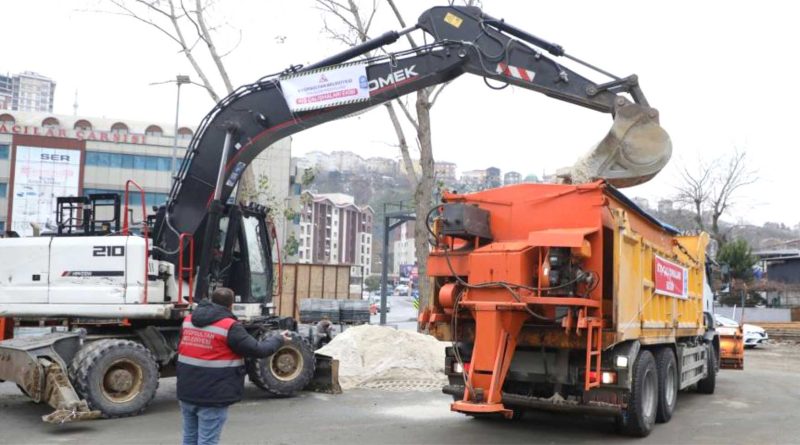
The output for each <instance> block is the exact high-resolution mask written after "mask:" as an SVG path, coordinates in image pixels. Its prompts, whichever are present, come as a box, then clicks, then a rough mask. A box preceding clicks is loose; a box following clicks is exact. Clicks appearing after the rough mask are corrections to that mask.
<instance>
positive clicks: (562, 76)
mask: <svg viewBox="0 0 800 445" xmlns="http://www.w3.org/2000/svg"><path fill="white" fill-rule="evenodd" d="M417 28H418V29H422V30H423V31H424V32H425V33H426V34H427V35H429V36H431V37H432V38H433V42H432V43H429V44H426V45H424V46H422V47H419V48H415V49H412V50H406V51H401V52H395V53H389V54H388V55H385V56H380V57H376V58H369V59H363V60H360V61H357V62H349V63H360V64H363V65H365V69H366V75H367V80H368V84H369V90H370V91H369V98H368V99H367V100H364V101H360V102H354V103H348V104H343V105H337V106H330V107H327V108H322V109H316V110H311V111H294V112H293V111H292V110H291V109H290V107H289V105H288V104H287V101H286V99H285V97H284V93H283V92H282V90H281V84H280V81H281V80H285V79H287V78H290V77H292V76H298V75H312V74H314V73H316V72H317V71H316V70H319V71H320V72H324V71H325V70H329V69H335V68H337V67H340V66H342V64H346V63H345V62H347V61H349V60H352V59H353V58H355V57H358V56H360V55H363V54H365V53H367V52H369V51H373V50H375V49H377V48H382V47H384V46H385V45H387V44H389V43H392V42H394V41H396V40H398V39H399V38H401V36H402V35H403V34H405V33H406V32H410V31H412V30H413V29H417ZM514 37H518V38H521V39H524V40H526V41H527V42H528V43H532V44H538V45H540V46H542V47H543V49H545V50H547V51H549V52H551V53H554V54H555V55H563V54H564V53H563V50H562V49H561V48H560V47H559V46H557V45H553V44H550V43H547V42H544V41H543V40H541V39H538V38H536V37H535V36H531V35H529V34H526V33H524V31H521V30H518V29H517V28H513V27H511V26H510V25H507V24H505V23H503V22H502V21H499V20H496V19H493V18H491V17H489V16H486V15H484V14H483V13H482V12H481V10H480V9H479V8H475V7H456V6H447V7H435V8H432V9H430V10H428V11H426V12H425V13H423V14H422V16H420V18H419V21H418V23H417V25H416V26H415V27H413V28H410V29H407V30H404V31H401V32H399V33H398V32H389V33H386V34H384V35H382V36H381V37H379V38H377V39H374V40H371V41H367V42H365V43H364V44H362V45H359V46H358V47H354V48H351V49H349V50H347V51H345V52H343V53H340V54H338V55H335V56H332V57H330V58H328V59H325V60H323V61H321V62H319V63H317V64H314V65H311V66H309V67H307V68H305V69H301V68H298V67H293V68H292V69H290V70H287V72H284V73H282V74H281V75H276V76H271V77H265V78H262V79H261V80H259V81H258V82H255V83H253V84H250V85H245V86H243V87H240V88H239V89H238V90H236V91H235V92H234V93H232V94H231V95H229V96H228V97H226V98H225V99H223V100H222V101H220V103H219V104H217V106H216V107H215V108H214V109H213V110H212V111H211V112H210V113H209V114H208V115H207V116H206V118H205V119H204V120H203V122H202V123H201V125H200V127H199V128H198V130H197V132H196V134H195V137H194V139H193V140H192V142H191V144H190V146H189V149H188V150H187V153H186V157H185V158H184V161H183V163H182V166H181V169H180V171H179V172H178V175H177V179H176V181H175V182H174V184H173V188H172V190H171V193H170V198H169V201H168V203H167V205H166V208H165V213H164V214H163V215H162V217H161V218H159V221H158V222H157V227H156V230H155V232H156V237H157V238H156V245H159V246H161V247H162V248H165V249H169V250H172V249H174V248H175V247H176V246H177V245H178V235H177V234H178V233H184V232H188V233H195V232H196V231H197V229H198V227H199V226H200V224H201V222H202V221H203V219H204V218H205V217H206V215H207V213H208V208H209V206H210V204H211V201H212V199H214V198H219V200H221V201H222V202H224V201H225V200H226V199H227V198H228V197H229V196H230V194H231V193H232V191H233V190H234V187H235V186H236V184H237V182H238V180H239V178H240V177H241V174H242V173H243V172H244V169H245V168H246V167H247V166H248V165H249V164H250V163H251V162H252V161H253V159H255V157H256V156H257V155H258V154H259V153H261V152H262V151H263V150H265V149H266V148H267V147H269V146H270V145H271V144H273V143H274V142H276V141H277V140H279V139H282V138H285V137H287V136H290V135H292V134H294V133H297V132H299V131H302V130H305V129H307V128H311V127H313V126H316V125H319V124H322V123H325V122H328V121H331V120H334V119H338V118H342V117H345V116H348V115H351V114H354V113H357V112H359V111H362V110H365V109H368V108H370V107H374V106H376V105H379V104H382V103H385V102H387V101H390V100H392V99H395V98H398V97H400V96H403V95H406V94H408V93H412V92H415V91H419V90H420V89H422V88H426V87H430V86H434V85H438V84H442V83H444V82H448V81H450V80H452V79H454V78H456V77H458V76H460V75H461V74H463V73H465V72H466V73H471V74H475V75H479V76H483V77H485V78H488V79H493V80H495V81H500V82H505V83H508V84H512V85H516V86H519V87H522V88H526V89H530V90H533V91H537V92H540V93H543V94H546V95H548V96H550V97H553V98H556V99H559V100H563V101H567V102H570V103H574V104H577V105H581V106H584V107H587V108H590V109H594V110H597V111H600V112H606V113H612V114H614V115H616V114H617V113H618V111H619V110H620V108H621V107H628V109H629V110H631V109H633V108H634V107H635V112H634V111H631V112H629V113H628V117H627V120H626V122H625V123H626V125H623V126H622V127H624V128H622V129H621V130H619V129H618V131H616V132H617V133H620V132H621V134H618V135H616V136H615V137H612V138H611V139H612V140H611V141H609V142H608V143H607V144H606V145H607V147H606V148H605V150H606V151H609V150H610V151H615V152H616V151H619V150H620V149H621V148H623V145H624V144H622V139H624V137H625V136H626V132H629V130H630V128H633V127H638V126H641V125H639V124H641V122H640V121H641V119H642V116H644V119H645V120H647V122H646V123H647V124H651V127H652V125H655V127H656V130H660V131H661V132H662V133H663V130H661V128H660V127H659V126H658V124H657V121H656V119H657V114H656V112H655V110H653V109H650V108H648V107H646V106H644V105H645V104H642V105H639V104H636V103H631V102H630V101H629V100H628V99H626V98H625V97H623V96H620V95H619V93H623V92H627V93H631V96H632V98H633V99H634V102H635V101H637V100H639V99H641V101H643V100H644V99H643V98H644V96H643V95H642V94H641V93H640V91H639V90H638V85H637V83H636V79H635V76H632V77H630V78H627V79H618V78H615V79H614V80H612V81H610V82H607V83H605V84H597V83H594V82H592V81H590V80H588V79H587V78H585V77H583V76H581V75H579V74H578V73H576V72H574V71H572V70H570V69H568V68H566V67H563V66H561V65H560V64H558V63H557V62H556V61H555V60H554V59H552V58H549V57H547V56H545V55H544V54H542V52H541V51H539V50H537V49H536V48H533V47H531V46H528V45H527V44H526V43H525V42H523V41H521V40H519V39H517V38H514ZM601 72H602V71H601ZM631 115H632V116H633V117H631ZM651 121H653V122H651ZM631 122H633V123H631ZM634 124H636V125H634ZM615 127H619V125H617V122H615V126H614V127H612V132H611V133H609V136H607V137H606V139H608V138H609V137H610V136H612V133H615V129H614V128H615ZM226 137H227V138H228V139H229V140H230V142H231V144H230V149H228V150H226V149H225V148H224V147H225V140H226ZM663 137H664V138H666V140H667V141H668V137H667V136H666V133H663ZM604 142H606V141H605V140H604ZM601 145H603V144H602V143H601ZM629 151H630V150H629ZM223 158H225V159H223ZM608 158H609V156H606V155H604V157H603V158H602V161H603V162H605V163H606V164H608V162H606V161H607V159H608ZM667 159H668V154H667ZM663 162H664V163H665V162H666V161H665V160H664V161H663ZM585 165H586V166H589V167H592V168H594V167H596V166H594V165H590V163H589V162H588V161H587V162H586V163H585ZM614 165H617V164H614ZM661 166H663V165H661ZM605 167H607V166H605ZM587 168H588V167H587ZM658 169H659V170H660V167H658ZM595 170H597V171H599V169H598V168H595ZM219 172H222V178H220V174H219ZM588 176H592V175H591V174H589V175H588ZM595 176H597V175H595ZM220 179H221V180H220ZM217 184H220V186H221V187H220V188H221V190H219V192H218V193H217V194H216V196H215V193H214V192H215V190H216V189H217ZM164 226H166V227H168V228H169V230H164V229H165V227H164Z"/></svg>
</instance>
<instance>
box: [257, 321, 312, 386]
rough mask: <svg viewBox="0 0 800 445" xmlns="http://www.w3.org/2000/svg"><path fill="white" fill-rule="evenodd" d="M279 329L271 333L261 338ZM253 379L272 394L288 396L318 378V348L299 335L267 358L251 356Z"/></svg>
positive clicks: (294, 336)
mask: <svg viewBox="0 0 800 445" xmlns="http://www.w3.org/2000/svg"><path fill="white" fill-rule="evenodd" d="M271 335H280V334H279V333H278V332H267V333H265V334H262V336H261V338H260V339H264V338H266V337H269V336H271ZM245 363H246V367H247V375H248V377H249V378H250V381H251V382H253V383H254V384H255V385H256V386H258V387H259V388H261V389H263V390H264V391H266V392H267V393H269V394H270V395H272V396H278V397H288V396H291V395H293V394H294V393H296V392H298V391H300V390H302V389H303V388H305V387H306V385H308V382H310V381H311V378H312V377H314V365H315V364H314V351H313V350H312V349H311V346H310V345H309V344H308V342H306V341H304V340H303V339H302V338H300V337H299V336H298V335H292V341H291V342H289V343H287V344H284V345H283V346H282V347H281V348H280V349H278V350H277V351H276V352H275V353H274V354H272V355H271V356H269V357H267V358H260V359H247V360H246V362H245Z"/></svg>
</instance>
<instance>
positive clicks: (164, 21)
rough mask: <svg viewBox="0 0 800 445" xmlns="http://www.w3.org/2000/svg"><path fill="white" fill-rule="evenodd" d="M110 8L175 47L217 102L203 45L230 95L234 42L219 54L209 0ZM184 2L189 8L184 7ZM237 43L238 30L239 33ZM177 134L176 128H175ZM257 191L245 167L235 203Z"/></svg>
mask: <svg viewBox="0 0 800 445" xmlns="http://www.w3.org/2000/svg"><path fill="white" fill-rule="evenodd" d="M108 1H109V2H110V3H111V4H112V5H113V6H114V8H113V10H112V11H107V12H109V13H111V14H116V15H122V16H125V17H130V18H132V19H134V20H137V21H139V22H141V23H143V24H145V25H147V26H149V27H151V28H152V29H154V30H156V31H158V32H159V33H161V34H162V35H163V36H165V37H166V38H167V39H168V40H170V41H172V42H173V43H175V44H176V45H177V46H178V47H179V52H181V53H183V55H184V56H186V59H187V60H188V61H189V64H190V65H191V66H192V69H193V70H194V72H195V73H196V74H197V76H198V77H200V80H201V83H196V85H199V86H201V87H203V88H204V89H205V90H206V92H207V93H208V95H209V96H210V97H211V100H213V101H214V102H219V100H220V97H221V95H220V94H219V93H218V92H217V91H218V90H217V89H216V88H214V84H213V82H212V81H211V80H210V78H209V76H208V74H207V73H206V69H205V68H204V67H203V65H202V64H201V63H200V62H199V61H198V58H197V56H196V53H195V49H196V47H197V45H198V44H199V43H200V42H203V43H204V44H205V48H206V50H207V53H208V56H209V57H210V59H211V61H212V62H213V65H214V67H215V69H216V71H217V74H218V75H219V77H220V78H221V80H222V83H223V85H224V87H225V90H224V91H225V94H226V95H227V94H230V93H232V92H233V90H234V88H233V83H232V82H231V79H230V75H229V74H228V70H227V69H226V67H225V63H224V58H225V56H227V55H228V54H230V53H231V52H232V51H233V50H234V49H235V48H236V46H238V43H237V44H236V45H234V47H233V48H231V49H230V50H228V51H226V52H224V53H220V52H219V50H218V49H217V46H216V44H215V43H214V31H216V30H217V27H215V26H209V25H208V23H209V14H210V6H211V4H212V2H211V1H210V0H195V1H194V5H193V7H192V5H191V2H190V0H187V1H186V2H185V1H184V0H108ZM187 3H189V4H190V6H187ZM239 41H241V31H240V32H239ZM175 131H177V128H176V129H175ZM257 194H258V193H257V188H256V183H255V178H254V176H253V172H252V169H250V168H248V169H247V170H246V171H245V173H244V174H243V175H242V178H241V180H240V181H239V189H238V192H237V201H246V200H249V199H254V197H256V196H257Z"/></svg>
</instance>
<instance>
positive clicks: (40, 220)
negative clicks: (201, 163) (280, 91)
mask: <svg viewBox="0 0 800 445" xmlns="http://www.w3.org/2000/svg"><path fill="white" fill-rule="evenodd" d="M193 131H194V130H193V129H192V128H190V127H180V128H179V129H178V131H177V133H178V138H177V144H178V156H177V159H176V161H177V163H180V162H181V161H182V159H183V156H184V153H185V148H186V146H188V144H189V141H190V140H191V137H192V134H193ZM174 134H175V132H174V129H173V128H172V126H170V125H162V124H157V123H152V122H136V121H130V120H121V119H108V118H95V117H86V116H62V115H54V114H50V113H37V112H21V111H20V112H12V111H4V112H0V232H2V231H5V230H14V231H16V232H17V233H19V234H20V235H29V234H31V233H32V228H31V225H30V224H31V223H37V224H39V226H40V227H41V228H42V230H48V229H52V227H53V223H54V220H55V199H56V197H58V196H69V195H72V196H78V195H87V194H90V193H102V192H115V193H121V192H123V191H124V189H125V181H126V180H127V179H133V180H134V181H136V182H137V183H138V184H139V185H141V186H142V187H143V188H144V189H145V192H146V194H145V204H146V205H147V207H148V208H151V206H155V205H159V204H162V203H163V202H164V201H165V200H166V199H167V194H168V193H169V190H170V187H171V185H172V174H171V169H172V150H173V148H172V147H173V142H174V140H175V139H174ZM290 143H291V142H290V140H289V139H285V140H283V141H279V142H278V143H276V144H274V145H273V146H272V147H271V148H270V149H269V150H265V151H264V153H262V154H261V155H260V156H259V157H258V158H257V159H256V161H254V162H253V164H252V166H253V170H254V173H255V176H256V177H264V176H266V177H268V178H269V180H268V181H266V182H268V183H269V190H268V191H265V193H269V194H270V195H272V196H274V199H271V201H273V202H278V203H284V202H285V198H286V197H287V196H288V193H289V179H288V174H289V159H290V150H291V149H290ZM264 201H270V200H266V199H264ZM130 203H131V205H132V207H133V209H132V210H133V216H134V220H136V221H139V220H141V218H142V215H141V210H140V209H141V199H140V195H138V194H132V195H131V197H130ZM278 220H280V218H278ZM279 234H281V235H282V232H279Z"/></svg>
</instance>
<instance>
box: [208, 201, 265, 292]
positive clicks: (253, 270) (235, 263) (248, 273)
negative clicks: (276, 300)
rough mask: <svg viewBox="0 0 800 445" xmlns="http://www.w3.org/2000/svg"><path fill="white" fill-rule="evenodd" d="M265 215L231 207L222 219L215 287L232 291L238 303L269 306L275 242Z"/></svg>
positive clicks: (214, 252)
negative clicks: (273, 244)
mask: <svg viewBox="0 0 800 445" xmlns="http://www.w3.org/2000/svg"><path fill="white" fill-rule="evenodd" d="M265 219H266V216H265V214H264V213H262V212H255V211H251V210H250V209H241V208H239V207H238V206H230V207H229V208H228V210H227V212H225V215H224V216H223V217H221V218H220V220H219V234H218V237H217V241H216V243H215V245H214V246H213V249H212V261H213V264H214V266H213V267H212V269H213V272H212V275H214V276H215V277H216V278H215V279H214V280H213V281H214V282H215V285H216V286H220V285H222V286H226V287H229V288H231V289H233V291H234V293H235V294H236V295H237V302H239V303H269V302H270V301H271V297H272V282H273V280H272V276H273V271H272V247H271V245H272V243H271V242H270V238H269V236H268V230H267V224H266V221H265Z"/></svg>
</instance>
